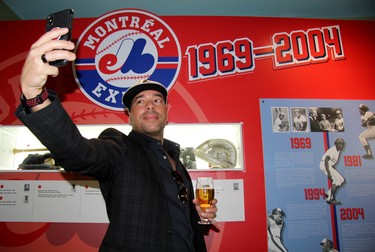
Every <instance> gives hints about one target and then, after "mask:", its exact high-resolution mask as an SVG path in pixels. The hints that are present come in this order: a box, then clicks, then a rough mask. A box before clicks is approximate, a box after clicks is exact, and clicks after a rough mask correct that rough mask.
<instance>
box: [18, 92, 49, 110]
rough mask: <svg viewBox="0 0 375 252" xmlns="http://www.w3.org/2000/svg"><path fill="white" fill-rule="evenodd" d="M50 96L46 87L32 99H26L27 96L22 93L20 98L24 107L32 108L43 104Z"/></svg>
mask: <svg viewBox="0 0 375 252" xmlns="http://www.w3.org/2000/svg"><path fill="white" fill-rule="evenodd" d="M47 98H48V90H47V89H46V88H44V89H43V90H42V92H41V93H40V94H38V95H37V96H35V97H34V98H32V99H26V97H25V96H24V95H23V94H21V97H20V100H21V103H22V105H23V106H24V107H27V108H32V107H34V106H36V105H39V104H42V103H43V102H44V101H45V100H47Z"/></svg>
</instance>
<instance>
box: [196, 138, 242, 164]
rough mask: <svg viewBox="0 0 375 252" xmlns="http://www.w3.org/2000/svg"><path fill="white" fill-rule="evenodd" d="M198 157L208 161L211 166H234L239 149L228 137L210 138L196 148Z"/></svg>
mask: <svg viewBox="0 0 375 252" xmlns="http://www.w3.org/2000/svg"><path fill="white" fill-rule="evenodd" d="M194 154H195V156H196V157H199V158H201V159H203V160H204V161H206V162H208V163H209V165H210V167H211V168H234V167H236V165H237V150H236V147H235V146H234V144H233V143H232V142H230V141H228V140H226V139H209V140H207V141H205V142H203V143H202V144H201V145H199V146H198V147H197V148H195V150H194Z"/></svg>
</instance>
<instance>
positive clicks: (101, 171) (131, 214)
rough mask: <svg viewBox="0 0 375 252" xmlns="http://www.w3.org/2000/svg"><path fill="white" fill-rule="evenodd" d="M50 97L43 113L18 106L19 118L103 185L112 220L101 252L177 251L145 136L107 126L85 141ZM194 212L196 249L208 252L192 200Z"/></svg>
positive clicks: (66, 162)
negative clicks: (145, 143)
mask: <svg viewBox="0 0 375 252" xmlns="http://www.w3.org/2000/svg"><path fill="white" fill-rule="evenodd" d="M50 99H51V100H52V104H51V105H49V106H48V107H46V108H44V109H43V110H40V111H38V112H35V113H31V114H27V113H26V112H25V110H24V109H23V107H22V106H19V107H18V108H17V111H16V115H17V117H18V118H19V119H20V120H21V121H22V122H23V123H24V124H25V125H26V126H27V127H28V128H29V129H30V130H31V132H32V133H33V134H34V135H35V136H36V137H37V138H38V139H39V140H40V141H41V143H42V144H43V145H45V146H46V148H48V150H49V151H50V152H51V153H52V154H53V156H54V157H55V159H56V160H57V162H58V163H59V164H60V165H62V166H63V167H64V169H65V170H66V171H72V172H76V173H79V174H85V175H90V176H92V177H93V178H95V179H97V180H98V181H99V183H100V189H101V191H102V194H103V197H104V199H105V202H106V208H107V214H108V218H109V221H110V223H109V226H108V229H107V232H106V234H105V237H104V239H103V242H102V244H101V247H100V251H132V252H135V251H145V252H146V251H147V252H149V251H157V252H161V251H172V241H171V232H172V231H171V218H170V214H171V213H169V210H168V207H167V205H166V204H167V203H166V200H165V192H164V187H163V186H162V184H161V180H160V178H159V177H158V175H157V172H156V169H157V162H156V161H155V158H156V157H155V156H154V154H153V153H152V151H151V150H149V149H147V145H146V146H145V145H144V144H142V138H140V137H137V134H132V133H130V134H129V136H127V135H125V134H123V133H121V132H120V131H118V130H116V129H113V128H108V129H106V130H104V131H103V132H102V133H101V134H100V136H99V137H98V138H96V139H90V140H88V139H85V138H83V137H82V136H81V134H80V132H79V131H78V129H77V127H76V125H75V124H74V123H73V122H72V120H71V119H70V117H69V115H68V114H67V113H66V111H65V110H64V109H63V107H62V106H61V103H60V101H59V99H58V98H57V97H55V95H54V94H53V93H50ZM165 141H168V140H165ZM154 164H155V165H154ZM135 167H137V168H135ZM185 173H186V176H187V177H188V178H190V176H189V174H188V173H187V171H186V170H185ZM189 181H190V183H191V180H189ZM189 188H193V186H192V185H191V184H190V186H189ZM189 194H190V195H194V192H192V191H191V192H189ZM190 208H191V213H192V214H191V215H192V216H191V222H192V223H191V225H192V227H193V231H194V237H195V239H194V246H195V248H196V251H206V245H205V241H204V237H203V232H202V230H201V227H200V225H199V224H198V220H199V216H198V213H197V211H196V209H195V206H194V204H192V202H190Z"/></svg>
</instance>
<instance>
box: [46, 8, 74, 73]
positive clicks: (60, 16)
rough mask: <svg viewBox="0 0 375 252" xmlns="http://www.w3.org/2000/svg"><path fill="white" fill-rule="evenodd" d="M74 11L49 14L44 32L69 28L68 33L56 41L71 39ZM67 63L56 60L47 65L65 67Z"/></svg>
mask: <svg viewBox="0 0 375 252" xmlns="http://www.w3.org/2000/svg"><path fill="white" fill-rule="evenodd" d="M73 17H74V11H73V10H72V9H66V10H62V11H59V12H56V13H52V14H49V15H48V16H47V24H46V31H51V30H53V29H56V28H63V27H67V28H69V32H68V33H67V34H65V35H63V36H61V37H59V38H57V39H60V40H67V41H68V40H70V39H71V38H72V25H73ZM67 63H68V61H67V60H56V61H50V62H49V64H50V65H52V66H57V67H61V66H65V65H66V64H67Z"/></svg>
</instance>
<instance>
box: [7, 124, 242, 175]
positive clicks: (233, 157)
mask: <svg viewBox="0 0 375 252" xmlns="http://www.w3.org/2000/svg"><path fill="white" fill-rule="evenodd" d="M77 127H78V129H79V131H80V132H81V134H82V135H83V136H84V137H86V138H95V137H97V136H98V135H99V134H100V132H102V131H103V130H104V129H106V128H108V127H113V128H116V129H118V130H120V131H121V132H123V133H125V134H128V133H129V132H130V131H131V126H130V125H128V124H121V125H108V124H103V125H92V124H90V125H78V126H77ZM164 137H165V138H167V139H170V140H172V141H174V142H177V143H179V144H180V146H181V155H180V159H181V162H182V163H183V164H184V165H185V167H186V168H187V169H188V170H189V171H215V170H220V171H222V170H231V171H243V170H244V169H245V167H244V160H243V159H244V157H243V144H242V143H243V139H242V123H191V124H175V123H170V124H168V125H167V126H166V128H165V131H164ZM48 154H49V151H48V149H46V148H45V147H44V146H43V145H42V144H41V143H40V141H39V140H38V139H37V138H36V137H35V136H34V135H33V134H32V133H31V132H30V131H29V130H28V129H27V128H26V127H25V126H1V127H0V170H3V171H4V170H13V171H14V170H45V171H60V170H61V168H62V167H59V166H58V165H55V163H54V162H53V160H52V161H50V160H48ZM38 158H39V159H41V162H29V160H30V159H34V161H35V159H38ZM30 163H32V164H30ZM35 163H36V164H35Z"/></svg>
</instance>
